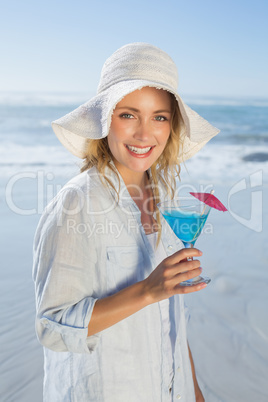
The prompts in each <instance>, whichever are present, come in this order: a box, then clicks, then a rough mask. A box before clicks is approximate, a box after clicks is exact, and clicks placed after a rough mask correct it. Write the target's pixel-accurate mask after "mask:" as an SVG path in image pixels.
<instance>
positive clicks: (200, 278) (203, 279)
mask: <svg viewBox="0 0 268 402" xmlns="http://www.w3.org/2000/svg"><path fill="white" fill-rule="evenodd" d="M210 281H211V279H210V278H209V277H208V276H197V277H196V278H193V279H189V280H188V281H184V282H181V283H180V286H194V285H199V284H200V283H206V284H208V283H209V282H210Z"/></svg>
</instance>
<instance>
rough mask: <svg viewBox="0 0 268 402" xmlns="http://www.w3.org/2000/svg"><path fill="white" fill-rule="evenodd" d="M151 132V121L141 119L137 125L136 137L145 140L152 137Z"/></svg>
mask: <svg viewBox="0 0 268 402" xmlns="http://www.w3.org/2000/svg"><path fill="white" fill-rule="evenodd" d="M150 133H151V128H150V123H149V122H148V121H140V123H139V125H138V126H137V127H136V130H135V134H134V138H135V139H136V140H140V141H143V142H145V141H148V139H149V138H150V135H151V134H150Z"/></svg>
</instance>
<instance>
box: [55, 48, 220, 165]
mask: <svg viewBox="0 0 268 402" xmlns="http://www.w3.org/2000/svg"><path fill="white" fill-rule="evenodd" d="M147 86H149V87H155V88H158V89H164V90H166V91H169V92H170V93H172V94H173V95H174V96H175V98H176V99H177V102H178V105H179V109H180V112H181V115H182V118H183V120H184V126H185V129H184V130H183V131H182V133H181V140H182V144H183V146H182V149H181V153H180V155H179V160H180V162H183V161H185V160H186V159H189V158H191V157H192V156H193V155H194V154H195V153H197V152H198V151H199V150H200V149H201V148H202V147H203V146H204V145H205V144H206V143H207V142H208V141H209V140H210V139H211V138H212V137H214V136H215V135H216V134H218V133H219V130H218V129H217V128H215V127H213V126H212V125H211V124H210V123H209V122H208V121H206V120H205V119H203V118H202V117H201V116H199V115H198V114H197V113H196V112H195V111H193V110H192V109H191V108H190V107H189V106H187V105H186V104H185V103H184V102H183V101H182V99H181V98H180V96H179V95H178V93H177V87H178V72H177V68H176V65H175V63H174V62H173V60H172V59H171V58H170V57H169V55H168V54H167V53H165V52H164V51H163V50H161V49H159V48H157V47H155V46H152V45H150V44H147V43H140V42H138V43H130V44H128V45H125V46H123V47H121V48H120V49H118V50H117V51H116V52H114V53H113V54H112V56H110V57H109V58H108V59H107V60H106V62H105V63H104V66H103V68H102V72H101V78H100V82H99V86H98V91H97V95H96V96H95V97H93V98H92V99H91V100H89V101H88V102H86V103H84V104H83V105H81V106H79V107H78V108H77V109H75V110H73V111H72V112H71V113H68V114H67V115H65V116H63V117H61V118H60V119H58V120H55V121H53V122H52V128H53V130H54V132H55V134H56V135H57V137H58V139H59V140H60V141H61V143H62V144H63V145H64V146H65V148H67V149H68V150H69V151H70V152H71V153H72V154H74V155H75V156H78V157H79V158H85V157H86V149H87V141H88V139H100V138H104V137H106V136H107V135H108V133H109V129H110V124H111V118H112V114H113V110H114V108H115V107H116V105H117V103H118V102H120V101H121V100H122V99H123V98H124V97H125V96H126V95H128V94H129V93H131V92H134V91H136V90H137V89H141V88H143V87H147Z"/></svg>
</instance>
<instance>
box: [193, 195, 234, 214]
mask: <svg viewBox="0 0 268 402" xmlns="http://www.w3.org/2000/svg"><path fill="white" fill-rule="evenodd" d="M190 194H191V195H193V196H194V197H195V198H197V199H198V200H199V201H202V202H203V203H204V204H206V205H208V206H209V207H211V208H215V209H218V210H219V211H223V212H225V211H227V209H226V208H225V206H224V205H223V204H222V203H221V202H220V200H218V198H217V197H215V195H213V194H212V193H190Z"/></svg>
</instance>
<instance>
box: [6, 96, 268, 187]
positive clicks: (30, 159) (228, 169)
mask: <svg viewBox="0 0 268 402" xmlns="http://www.w3.org/2000/svg"><path fill="white" fill-rule="evenodd" d="M92 96H93V94H86V93H29V92H28V93H14V92H2V93H0V177H2V178H5V179H11V178H12V177H14V175H18V174H23V173H27V174H29V175H30V174H31V173H32V174H33V175H34V174H37V172H39V173H40V172H43V174H44V175H48V177H51V178H52V176H53V177H64V178H66V179H68V178H71V177H72V176H74V175H75V174H77V173H78V172H79V169H80V165H81V161H80V160H79V159H78V158H76V157H74V156H72V155H70V154H69V153H68V152H67V151H66V150H65V149H64V148H63V146H62V145H61V144H60V142H59V141H58V139H57V138H56V136H55V135H54V133H53V130H52V128H51V122H52V121H53V120H55V119H57V118H59V117H61V116H63V115H64V114H66V113H68V112H70V111H72V110H73V109H75V108H76V107H78V106H79V105H80V104H82V103H84V102H86V101H87V100H88V99H89V98H91V97H92ZM182 98H183V99H184V101H185V103H187V104H188V105H189V106H190V107H191V108H192V109H194V110H195V111H196V112H197V113H199V114H200V115H201V116H202V117H204V118H205V119H207V120H208V121H209V122H210V123H211V124H213V125H214V126H216V127H217V128H219V129H220V130H221V132H220V133H219V134H218V135H217V136H216V137H215V138H213V139H212V140H211V141H210V142H209V143H208V144H207V145H206V146H205V147H204V148H203V150H201V151H200V152H199V153H198V154H197V155H196V156H195V157H193V158H192V159H191V160H190V161H187V162H186V163H185V164H184V166H182V177H183V178H184V179H185V180H188V179H191V180H194V181H200V180H201V181H202V180H203V181H204V182H207V181H211V182H213V183H219V182H220V181H221V180H223V181H224V182H225V183H226V182H232V181H234V180H236V181H237V180H240V179H242V178H243V177H246V176H250V175H252V174H254V172H258V171H261V174H262V180H265V179H267V172H268V97H267V98H266V99H265V98H250V97H248V98H246V97H244V98H235V97H233V98H231V97H229V98H227V97H216V96H215V97H212V96H209V97H208V96H207V97H205V96H192V95H191V96H187V95H185V96H182ZM40 174H41V173H40Z"/></svg>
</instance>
